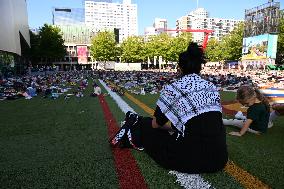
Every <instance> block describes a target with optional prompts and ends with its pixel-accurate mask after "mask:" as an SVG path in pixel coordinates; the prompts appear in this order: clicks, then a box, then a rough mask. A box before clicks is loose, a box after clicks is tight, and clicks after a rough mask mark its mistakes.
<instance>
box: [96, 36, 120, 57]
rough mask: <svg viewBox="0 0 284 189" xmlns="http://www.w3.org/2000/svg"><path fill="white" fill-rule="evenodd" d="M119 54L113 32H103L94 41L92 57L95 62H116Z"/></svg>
mask: <svg viewBox="0 0 284 189" xmlns="http://www.w3.org/2000/svg"><path fill="white" fill-rule="evenodd" d="M118 52H119V49H118V48H117V47H116V42H115V36H114V33H113V32H109V31H102V32H99V33H98V34H97V35H96V36H95V37H94V38H93V39H92V46H91V55H92V57H93V58H94V59H95V60H98V61H108V60H115V59H116V57H117V56H118V55H119V54H118Z"/></svg>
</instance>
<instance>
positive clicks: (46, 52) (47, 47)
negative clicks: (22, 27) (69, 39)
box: [35, 24, 66, 62]
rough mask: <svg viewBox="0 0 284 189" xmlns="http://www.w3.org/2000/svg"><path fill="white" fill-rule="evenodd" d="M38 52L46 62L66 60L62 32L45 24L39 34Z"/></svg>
mask: <svg viewBox="0 0 284 189" xmlns="http://www.w3.org/2000/svg"><path fill="white" fill-rule="evenodd" d="M35 40H36V39H35ZM38 51H39V52H38V53H39V56H40V57H42V58H45V60H46V62H48V61H51V60H54V59H60V58H64V56H65V55H66V49H65V46H64V40H63V38H62V33H61V30H60V29H59V28H58V27H55V26H52V25H48V24H44V26H43V27H42V28H41V29H40V32H39V47H38Z"/></svg>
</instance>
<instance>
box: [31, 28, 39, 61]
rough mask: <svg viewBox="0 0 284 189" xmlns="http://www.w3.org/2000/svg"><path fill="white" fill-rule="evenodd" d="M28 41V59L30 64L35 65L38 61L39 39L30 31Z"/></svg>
mask: <svg viewBox="0 0 284 189" xmlns="http://www.w3.org/2000/svg"><path fill="white" fill-rule="evenodd" d="M30 41H31V49H30V59H31V62H32V63H33V64H34V63H37V62H38V61H39V58H40V56H39V54H40V49H39V43H40V37H39V35H36V34H34V33H33V32H31V31H30Z"/></svg>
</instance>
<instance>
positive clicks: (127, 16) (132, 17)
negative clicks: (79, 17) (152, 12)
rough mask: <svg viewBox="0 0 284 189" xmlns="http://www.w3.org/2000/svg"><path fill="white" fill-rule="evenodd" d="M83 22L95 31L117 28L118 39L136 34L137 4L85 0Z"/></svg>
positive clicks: (121, 39) (127, 0)
mask: <svg viewBox="0 0 284 189" xmlns="http://www.w3.org/2000/svg"><path fill="white" fill-rule="evenodd" d="M85 24H86V25H87V26H91V27H93V28H96V31H100V30H111V31H113V30H114V28H116V29H119V41H120V42H121V41H123V40H124V39H125V38H127V37H128V36H133V35H138V22H137V4H132V3H131V0H123V3H109V2H97V1H92V0H85Z"/></svg>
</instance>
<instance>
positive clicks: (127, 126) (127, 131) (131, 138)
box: [110, 111, 144, 151]
mask: <svg viewBox="0 0 284 189" xmlns="http://www.w3.org/2000/svg"><path fill="white" fill-rule="evenodd" d="M140 118H141V117H140V116H139V115H137V114H135V113H133V112H131V111H128V112H127V113H126V116H125V119H124V121H123V122H122V123H121V127H120V129H119V130H118V131H117V133H116V134H115V135H114V136H113V137H112V138H111V139H110V144H111V145H112V146H114V147H115V146H119V147H121V148H131V147H133V148H134V149H136V150H139V151H142V150H144V148H143V147H142V145H141V133H140V131H139V129H138V128H137V127H135V126H136V124H137V123H138V121H139V119H140Z"/></svg>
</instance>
